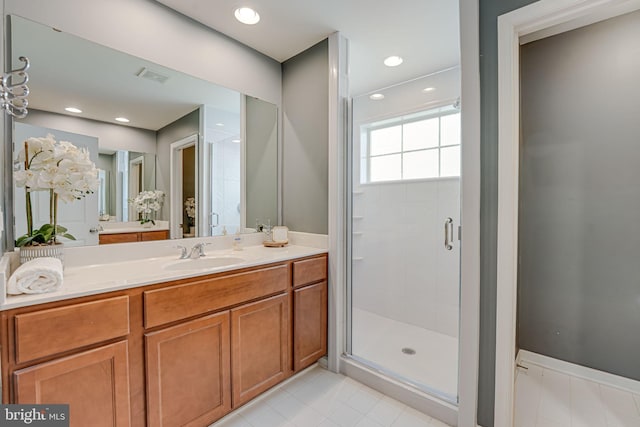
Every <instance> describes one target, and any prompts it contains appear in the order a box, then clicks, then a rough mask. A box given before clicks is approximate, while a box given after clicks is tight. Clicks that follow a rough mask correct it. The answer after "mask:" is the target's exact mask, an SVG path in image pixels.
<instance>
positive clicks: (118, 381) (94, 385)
mask: <svg viewBox="0 0 640 427" xmlns="http://www.w3.org/2000/svg"><path fill="white" fill-rule="evenodd" d="M127 353H128V352H127V342H126V341H121V342H117V343H114V344H109V345H105V346H103V347H98V348H96V349H93V350H89V351H84V352H81V353H78V354H74V355H72V356H67V357H63V358H60V359H54V360H52V361H49V362H45V363H41V364H38V365H34V366H31V367H29V368H24V369H20V370H18V371H15V372H14V373H13V377H14V385H15V394H16V397H15V403H36V404H50V403H66V404H69V418H70V425H71V426H78V427H85V426H94V427H101V426H105V427H107V426H109V427H113V426H129V425H131V417H130V411H129V367H128V366H129V365H128V357H127Z"/></svg>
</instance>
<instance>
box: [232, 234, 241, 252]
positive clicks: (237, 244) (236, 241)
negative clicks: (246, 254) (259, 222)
mask: <svg viewBox="0 0 640 427" xmlns="http://www.w3.org/2000/svg"><path fill="white" fill-rule="evenodd" d="M233 250H234V251H241V250H242V235H241V234H240V229H238V230H237V231H236V234H235V235H234V236H233Z"/></svg>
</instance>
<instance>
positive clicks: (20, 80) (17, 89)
mask: <svg viewBox="0 0 640 427" xmlns="http://www.w3.org/2000/svg"><path fill="white" fill-rule="evenodd" d="M18 59H20V61H21V62H24V65H23V66H22V68H18V69H16V70H12V71H9V72H8V73H5V74H4V75H3V76H2V87H0V99H1V101H0V107H1V108H2V109H3V110H5V111H6V112H7V114H10V115H11V116H13V117H16V118H18V119H22V118H24V117H26V116H27V113H28V111H27V105H28V101H27V96H28V95H29V87H28V86H27V82H28V81H29V74H27V70H28V69H29V65H30V64H29V58H27V57H24V56H21V57H20V58H18Z"/></svg>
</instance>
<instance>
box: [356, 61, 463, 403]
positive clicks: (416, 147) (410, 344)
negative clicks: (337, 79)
mask: <svg viewBox="0 0 640 427" xmlns="http://www.w3.org/2000/svg"><path fill="white" fill-rule="evenodd" d="M436 78H437V79H439V81H441V82H442V81H449V82H451V86H452V88H453V89H456V88H457V87H458V86H457V85H456V82H457V81H458V80H457V79H458V70H453V71H450V72H449V74H448V75H446V74H445V75H440V74H438V75H436V76H429V77H425V78H424V79H419V80H418V81H412V82H410V83H408V84H407V85H409V86H412V87H418V88H419V87H421V86H422V87H428V86H431V85H433V84H434V82H433V81H434V80H435V79H436ZM407 85H400V86H399V87H395V88H390V89H387V90H386V91H387V93H388V94H389V93H390V92H392V91H393V90H395V91H396V92H406V91H407ZM443 92H444V91H443ZM455 99H456V98H455V97H452V99H445V100H441V101H439V102H438V103H437V104H435V103H430V104H429V105H430V106H428V107H424V106H423V105H419V104H418V105H413V104H411V102H415V101H414V100H413V99H411V98H409V97H407V105H409V107H408V106H407V105H404V106H403V107H404V108H396V109H390V110H389V111H385V112H384V114H381V110H380V104H379V103H376V102H377V101H373V100H371V99H370V98H369V96H361V97H357V98H354V100H353V108H352V114H353V122H352V123H353V128H352V130H353V135H352V136H353V138H352V142H353V143H352V152H351V169H352V183H351V184H352V185H351V187H352V188H351V190H352V191H351V194H352V197H351V203H350V223H351V232H350V244H349V248H350V254H351V255H350V258H351V263H350V265H351V270H350V290H351V293H350V296H351V304H350V305H351V307H350V308H351V311H350V316H349V318H350V323H351V334H350V348H349V349H348V350H349V353H350V355H351V357H352V358H353V359H355V360H357V361H359V362H361V363H363V364H365V365H367V366H369V367H372V368H374V369H376V370H378V371H379V372H382V373H384V374H386V375H388V376H391V377H393V378H395V379H399V380H401V381H403V382H405V383H407V384H410V385H412V386H414V387H416V388H419V389H420V390H423V391H427V392H429V393H432V394H436V395H438V396H440V397H442V398H445V399H446V400H449V401H452V402H457V395H458V391H457V384H458V319H459V283H460V273H459V271H460V242H459V240H458V237H459V236H458V226H459V224H460V112H459V110H458V108H457V106H456V105H454V104H456V102H455ZM396 107H397V105H396Z"/></svg>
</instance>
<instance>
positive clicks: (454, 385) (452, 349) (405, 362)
mask: <svg viewBox="0 0 640 427" xmlns="http://www.w3.org/2000/svg"><path fill="white" fill-rule="evenodd" d="M404 347H410V348H412V349H414V350H415V351H416V353H415V354H413V355H407V354H404V353H402V349H403V348H404ZM352 352H353V355H354V356H357V357H360V358H362V359H365V360H368V361H370V362H373V363H374V364H376V365H378V366H380V367H382V368H385V369H388V370H390V371H392V372H394V373H396V374H399V375H401V376H403V377H405V378H407V379H408V380H411V381H414V382H417V383H419V384H422V385H424V386H426V387H428V388H430V389H432V390H434V391H436V392H439V393H442V394H444V395H446V396H447V397H448V398H449V399H451V400H456V396H457V394H458V339H457V338H454V337H451V336H449V335H445V334H440V333H438V332H434V331H431V330H428V329H425V328H420V327H418V326H414V325H410V324H407V323H403V322H399V321H397V320H393V319H389V318H387V317H383V316H380V315H378V314H375V313H372V312H370V311H367V310H362V309H360V308H357V307H354V308H353V342H352Z"/></svg>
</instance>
